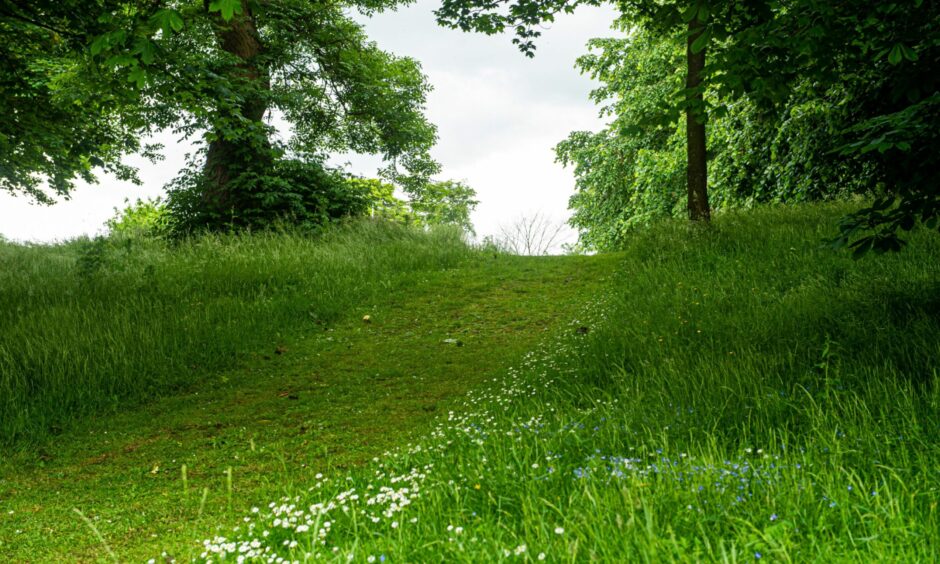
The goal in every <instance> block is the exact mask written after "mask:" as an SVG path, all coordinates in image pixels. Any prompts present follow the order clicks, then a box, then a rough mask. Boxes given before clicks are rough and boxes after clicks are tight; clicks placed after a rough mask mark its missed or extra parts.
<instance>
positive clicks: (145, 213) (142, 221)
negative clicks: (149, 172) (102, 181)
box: [105, 198, 171, 237]
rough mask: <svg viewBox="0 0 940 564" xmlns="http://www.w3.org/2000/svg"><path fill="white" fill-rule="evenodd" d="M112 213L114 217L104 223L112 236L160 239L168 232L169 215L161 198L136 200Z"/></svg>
mask: <svg viewBox="0 0 940 564" xmlns="http://www.w3.org/2000/svg"><path fill="white" fill-rule="evenodd" d="M114 211H115V214H114V217H112V218H111V219H109V220H107V221H106V222H105V225H106V226H107V228H108V231H109V232H110V233H111V234H112V235H130V236H145V237H162V236H165V235H167V234H168V233H169V232H170V221H171V218H170V214H169V211H168V210H167V208H166V205H165V203H164V202H163V200H162V199H161V198H156V199H153V200H140V199H138V200H137V201H136V202H134V203H128V205H126V206H125V207H124V208H123V209H120V210H119V209H117V208H115V210H114Z"/></svg>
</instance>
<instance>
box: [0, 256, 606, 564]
mask: <svg viewBox="0 0 940 564" xmlns="http://www.w3.org/2000/svg"><path fill="white" fill-rule="evenodd" d="M616 260H617V259H616V257H614V256H596V257H544V258H524V257H499V258H495V259H494V258H488V259H480V260H474V261H471V262H469V263H467V264H466V265H464V266H462V267H460V268H457V269H451V270H447V271H442V272H434V273H422V274H420V275H417V277H416V278H415V279H414V280H413V283H412V284H408V285H406V287H405V289H403V290H394V291H390V292H389V294H388V295H387V296H385V297H384V298H383V299H382V301H381V302H380V303H375V304H362V307H361V308H359V309H358V310H357V311H351V312H349V315H348V317H347V319H345V320H343V321H341V322H340V323H338V324H336V325H334V326H333V327H320V326H314V325H312V324H311V327H310V328H309V330H307V331H305V332H304V333H306V335H305V336H303V337H300V338H296V337H295V338H290V339H285V340H282V341H278V340H272V342H271V344H270V347H269V348H268V350H265V351H257V352H256V353H253V354H252V355H250V359H249V361H248V362H246V363H244V365H243V366H242V367H241V368H239V369H237V370H234V371H229V372H227V373H224V374H218V375H215V376H212V377H210V378H203V379H201V381H200V382H198V383H196V384H194V385H193V387H192V388H191V389H190V390H188V391H187V392H186V393H183V394H178V395H175V396H172V397H168V398H163V399H159V400H155V401H153V402H151V403H149V404H148V405H145V406H143V407H139V408H133V409H130V410H128V411H126V412H123V413H119V414H114V415H110V416H106V417H100V418H98V419H96V420H93V421H89V422H87V423H85V424H83V425H81V426H79V427H76V428H73V429H71V430H69V431H67V432H66V433H65V434H63V435H61V436H59V437H56V438H55V439H52V440H50V441H49V442H48V443H47V444H45V445H43V446H41V447H40V448H38V449H36V448H34V449H30V450H29V451H28V452H19V453H6V454H5V455H4V457H3V462H0V510H2V513H0V560H2V561H11V560H12V561H27V562H56V561H86V562H94V561H108V560H110V559H111V557H110V556H109V555H108V552H107V549H106V548H105V547H104V546H103V545H102V544H101V543H100V542H99V541H98V540H97V538H96V535H95V533H94V532H93V531H92V530H91V528H90V527H89V526H87V525H86V524H85V523H84V522H83V521H82V520H81V519H80V518H79V516H78V515H77V514H76V513H75V512H74V511H73V508H78V509H79V510H81V511H82V512H83V513H84V514H85V515H86V516H88V517H89V518H90V519H91V520H92V521H93V523H94V524H95V526H96V528H97V529H98V530H99V531H100V533H101V535H102V536H103V537H104V539H105V540H106V542H107V543H108V545H109V546H110V548H111V549H112V550H113V551H114V553H115V554H116V555H117V556H118V558H119V559H120V560H121V561H143V560H146V559H147V558H150V557H156V556H158V555H159V554H160V551H161V550H162V549H164V548H165V549H168V550H169V551H170V552H171V554H172V556H174V557H176V558H178V559H180V560H183V559H188V557H189V556H191V555H192V554H194V553H198V552H199V550H198V549H199V547H198V546H197V545H196V544H195V540H196V539H199V538H205V537H206V536H208V535H210V534H211V533H213V532H214V531H215V528H216V527H217V526H224V527H226V528H230V527H232V526H234V525H235V524H236V523H237V520H238V518H239V516H241V515H243V514H244V513H245V512H246V511H247V510H248V509H249V508H250V507H251V506H253V505H258V504H262V503H266V502H268V501H270V500H273V499H276V498H277V497H278V496H279V495H280V494H282V493H283V492H286V491H296V489H297V488H298V487H303V485H304V484H305V483H307V482H309V481H310V478H311V476H313V475H315V474H316V473H318V472H323V473H327V472H329V471H331V469H337V468H344V467H347V466H349V465H355V464H358V463H361V462H363V461H365V460H368V459H370V458H372V457H374V456H377V455H380V454H381V453H382V452H384V451H385V450H387V449H389V448H392V447H394V446H397V445H400V444H403V443H405V442H407V441H408V439H409V437H412V436H415V435H416V434H417V433H419V432H420V431H422V430H424V429H426V428H427V426H428V425H429V424H430V422H432V421H433V420H434V418H435V417H436V416H437V415H438V414H440V413H442V412H443V413H446V411H447V408H448V406H449V405H450V403H451V402H452V401H453V400H455V399H457V398H459V397H461V396H462V395H463V394H464V393H465V392H466V391H468V390H469V389H472V388H473V387H475V386H478V385H480V384H481V383H483V382H484V381H485V380H486V379H487V378H489V377H492V376H493V375H494V374H496V373H498V371H499V370H501V369H504V368H505V367H507V366H509V365H510V364H511V363H512V361H514V360H516V359H518V358H519V356H520V355H521V354H523V353H525V352H526V351H527V350H529V349H530V348H531V347H533V346H534V345H535V344H536V343H537V342H538V341H539V340H541V339H542V338H543V337H544V335H545V334H546V332H548V331H551V330H554V329H556V328H557V327H558V326H559V325H560V324H562V323H567V322H569V321H571V319H572V316H574V315H575V312H576V311H577V309H578V307H579V305H580V304H581V303H583V302H584V301H585V300H587V299H589V298H590V297H591V296H593V295H595V294H596V293H597V291H598V290H599V289H600V288H601V287H603V285H604V283H605V279H606V278H608V275H609V274H610V273H611V272H613V270H614V269H615V264H616ZM363 315H369V316H370V317H371V322H368V323H367V322H364V321H363V320H362V316H363ZM445 339H455V340H458V341H459V342H460V344H459V346H458V345H457V344H449V343H445V342H444V340H445ZM183 465H185V466H186V479H185V481H184V478H183V472H182V467H183ZM229 469H231V470H229ZM229 472H230V476H231V480H230V483H231V487H229Z"/></svg>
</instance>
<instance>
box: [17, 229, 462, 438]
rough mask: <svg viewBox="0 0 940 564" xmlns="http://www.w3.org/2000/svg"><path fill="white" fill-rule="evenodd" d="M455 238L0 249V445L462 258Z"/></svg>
mask: <svg viewBox="0 0 940 564" xmlns="http://www.w3.org/2000/svg"><path fill="white" fill-rule="evenodd" d="M468 252H469V251H468V249H467V247H466V246H465V245H464V244H463V242H462V241H461V239H460V235H459V233H456V232H454V231H449V230H435V231H431V232H429V233H425V232H421V231H418V230H414V229H410V228H405V227H400V226H394V225H389V224H382V223H373V222H364V223H357V224H353V225H348V226H345V227H338V228H336V229H334V230H332V231H329V232H327V233H326V234H324V235H321V236H318V237H311V236H305V235H301V234H296V233H295V234H292V233H279V234H273V233H266V234H255V235H244V236H205V237H200V238H196V239H192V240H189V241H184V242H182V243H179V244H173V245H171V244H168V243H165V242H162V241H158V240H153V239H141V238H120V237H116V238H111V239H98V240H77V241H73V242H70V243H66V244H60V245H51V246H45V245H17V244H12V243H5V242H0V443H7V444H9V443H12V442H14V441H18V440H21V439H25V438H29V437H40V436H42V435H44V434H46V433H48V432H49V431H53V432H54V431H56V430H58V429H61V428H62V427H64V426H65V425H67V424H68V423H69V422H70V421H72V420H74V419H75V418H78V417H82V416H84V415H87V414H89V413H93V412H96V411H100V410H102V409H109V408H115V407H117V406H119V405H121V404H124V403H126V402H135V401H139V400H142V399H144V398H147V397H150V396H152V395H154V394H161V393H166V392H168V391H170V390H173V389H174V388H178V387H180V386H186V385H187V384H189V383H191V382H192V381H193V379H194V378H198V377H200V376H201V375H204V374H206V373H207V372H210V371H212V370H216V369H219V368H222V367H225V366H228V365H231V364H232V363H233V362H235V361H236V359H237V358H238V357H239V355H240V354H242V353H245V352H250V351H255V350H258V349H259V348H260V347H262V346H264V347H270V348H271V349H272V350H273V348H274V346H275V344H276V341H278V340H279V339H281V338H283V337H284V336H286V335H290V334H295V333H297V332H301V331H304V330H310V329H311V328H312V327H313V326H314V324H315V323H329V322H330V321H332V320H334V319H336V318H337V316H339V315H342V314H343V313H344V312H348V310H349V309H350V308H351V307H352V306H353V305H355V304H361V303H364V302H368V301H369V300H370V299H371V298H372V297H374V296H376V295H377V294H378V293H380V292H387V291H389V290H390V289H392V288H395V287H397V286H398V285H399V284H400V283H402V281H403V280H406V279H407V278H408V277H409V276H413V275H415V273H416V272H419V271H422V270H427V269H439V268H447V267H452V266H454V265H456V264H457V263H458V262H459V261H461V260H462V259H463V258H465V257H467V256H468Z"/></svg>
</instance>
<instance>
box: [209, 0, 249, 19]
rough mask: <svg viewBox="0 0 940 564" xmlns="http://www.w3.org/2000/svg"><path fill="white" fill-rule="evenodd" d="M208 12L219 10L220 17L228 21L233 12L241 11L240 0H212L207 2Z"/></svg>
mask: <svg viewBox="0 0 940 564" xmlns="http://www.w3.org/2000/svg"><path fill="white" fill-rule="evenodd" d="M209 12H219V13H221V15H222V19H223V20H225V21H229V20H231V19H232V17H233V16H234V15H235V14H241V13H242V2H241V0H212V1H211V2H209Z"/></svg>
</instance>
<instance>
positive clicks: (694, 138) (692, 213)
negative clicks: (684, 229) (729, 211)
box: [685, 17, 711, 221]
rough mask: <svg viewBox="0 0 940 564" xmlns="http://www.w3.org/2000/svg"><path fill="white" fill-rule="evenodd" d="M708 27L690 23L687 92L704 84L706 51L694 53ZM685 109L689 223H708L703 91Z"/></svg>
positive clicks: (697, 20) (697, 22)
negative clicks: (703, 73)
mask: <svg viewBox="0 0 940 564" xmlns="http://www.w3.org/2000/svg"><path fill="white" fill-rule="evenodd" d="M704 29H705V27H704V26H703V25H702V23H701V22H700V21H699V19H698V17H696V18H695V19H693V20H692V21H690V22H689V38H688V43H687V44H686V59H687V61H688V75H687V76H686V81H685V86H686V88H697V87H698V86H699V85H700V84H701V83H702V71H703V70H705V48H704V47H703V48H702V50H701V51H699V52H698V53H693V52H692V43H693V42H695V40H696V39H698V37H699V36H700V35H701V34H702V31H703V30H704ZM687 101H688V102H689V104H688V106H686V109H685V127H686V130H685V131H686V154H687V157H688V163H687V167H686V188H687V189H688V193H689V194H688V197H689V201H688V207H689V219H691V220H692V221H708V220H709V219H710V218H711V211H710V210H709V207H708V169H707V163H706V153H705V117H706V116H705V97H704V93H703V92H701V91H697V92H695V94H692V95H690V96H689V98H688V99H687Z"/></svg>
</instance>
